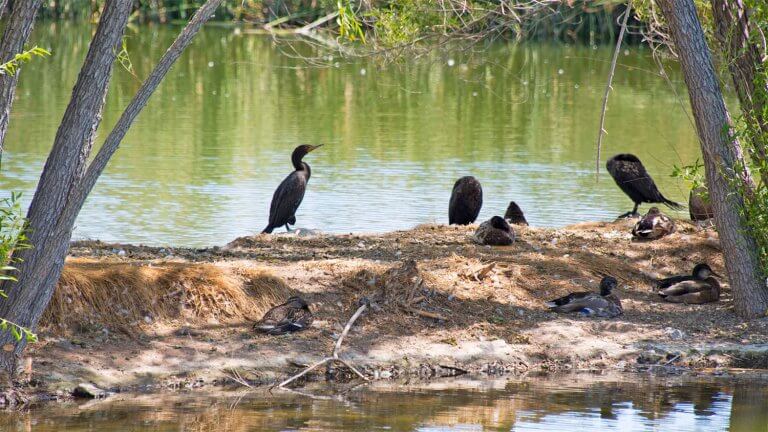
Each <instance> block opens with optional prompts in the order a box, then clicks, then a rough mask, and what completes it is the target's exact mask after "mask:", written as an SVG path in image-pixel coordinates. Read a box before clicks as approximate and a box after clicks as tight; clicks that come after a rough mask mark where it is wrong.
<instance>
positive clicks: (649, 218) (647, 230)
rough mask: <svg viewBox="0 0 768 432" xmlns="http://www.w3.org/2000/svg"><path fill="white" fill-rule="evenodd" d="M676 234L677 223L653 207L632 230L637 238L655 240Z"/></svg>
mask: <svg viewBox="0 0 768 432" xmlns="http://www.w3.org/2000/svg"><path fill="white" fill-rule="evenodd" d="M673 232H675V221H673V220H672V219H670V218H669V216H667V215H665V214H664V213H662V212H661V211H660V210H659V208H658V207H651V208H650V209H649V210H648V213H646V215H645V216H643V217H642V218H641V219H640V220H639V221H637V223H636V224H635V226H634V228H632V235H633V236H634V237H635V238H639V239H644V240H655V239H659V238H662V237H664V236H666V235H670V234H672V233H673Z"/></svg>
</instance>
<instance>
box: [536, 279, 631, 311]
mask: <svg viewBox="0 0 768 432" xmlns="http://www.w3.org/2000/svg"><path fill="white" fill-rule="evenodd" d="M616 285H618V281H617V280H616V278H614V277H612V276H606V277H604V278H603V280H601V281H600V294H597V293H594V292H586V291H585V292H575V293H571V294H568V295H567V296H565V297H560V298H558V299H554V300H552V301H548V302H546V303H545V304H546V305H547V307H549V309H550V310H551V311H554V312H563V313H568V312H579V313H581V314H582V315H586V316H596V317H603V318H613V317H616V316H619V315H621V314H622V313H623V312H624V309H623V308H622V307H621V300H619V297H618V296H616V295H615V294H613V290H614V289H615V288H616Z"/></svg>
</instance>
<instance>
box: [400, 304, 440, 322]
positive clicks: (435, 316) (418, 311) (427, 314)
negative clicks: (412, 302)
mask: <svg viewBox="0 0 768 432" xmlns="http://www.w3.org/2000/svg"><path fill="white" fill-rule="evenodd" d="M402 306H403V309H405V310H406V311H408V312H411V313H415V314H416V315H419V316H421V317H424V318H432V319H436V320H442V321H448V318H446V317H444V316H442V315H440V314H439V313H434V312H427V311H423V310H421V309H417V308H413V307H410V306H406V305H402Z"/></svg>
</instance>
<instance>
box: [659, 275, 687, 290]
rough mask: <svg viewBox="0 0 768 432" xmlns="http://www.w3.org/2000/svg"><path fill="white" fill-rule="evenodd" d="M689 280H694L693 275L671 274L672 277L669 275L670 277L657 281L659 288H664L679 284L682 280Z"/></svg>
mask: <svg viewBox="0 0 768 432" xmlns="http://www.w3.org/2000/svg"><path fill="white" fill-rule="evenodd" d="M688 280H693V276H691V275H684V276H671V277H668V278H664V279H659V280H657V281H656V286H657V287H658V288H659V289H664V288H669V287H671V286H672V285H674V284H677V283H680V282H684V281H688Z"/></svg>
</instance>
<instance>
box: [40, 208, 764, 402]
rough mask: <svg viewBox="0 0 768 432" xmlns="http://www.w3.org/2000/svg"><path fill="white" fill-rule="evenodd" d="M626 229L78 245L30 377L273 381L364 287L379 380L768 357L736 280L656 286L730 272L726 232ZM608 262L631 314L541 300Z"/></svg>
mask: <svg viewBox="0 0 768 432" xmlns="http://www.w3.org/2000/svg"><path fill="white" fill-rule="evenodd" d="M630 226H631V222H616V223H590V224H581V225H577V226H571V227H567V228H563V229H543V228H528V227H521V228H516V229H517V231H518V241H517V242H516V243H515V244H514V245H512V246H508V247H493V248H491V247H485V246H478V245H475V244H474V243H472V242H471V241H470V239H469V236H470V235H471V233H472V232H473V228H472V227H447V226H422V227H418V228H416V229H413V230H409V231H399V232H393V233H387V234H381V235H333V236H326V235H318V236H309V237H300V236H295V235H277V236H254V237H248V238H240V239H237V240H235V241H233V242H232V243H230V244H229V245H227V246H226V247H221V248H219V247H217V248H210V249H180V248H155V247H142V246H133V245H110V244H103V243H99V242H78V243H74V244H73V246H72V249H71V257H70V259H69V260H68V263H67V267H66V272H65V275H64V277H63V279H62V283H61V284H60V286H59V290H58V292H57V294H56V299H55V301H54V303H53V304H54V307H52V309H51V311H49V313H48V314H47V315H46V318H45V323H44V328H43V331H42V332H41V336H42V342H40V343H39V344H36V345H35V346H34V347H32V348H31V349H30V354H31V358H32V360H33V364H32V378H33V379H35V380H37V381H38V382H39V383H41V384H42V385H44V386H48V387H50V388H61V387H71V386H72V384H73V383H76V382H81V381H90V382H93V383H94V384H97V385H99V386H102V387H105V388H126V387H133V388H136V387H141V386H163V387H167V386H170V387H194V386H199V385H203V384H206V383H212V382H228V381H229V379H228V378H227V376H228V375H230V374H231V370H237V371H238V373H240V374H241V375H242V376H243V377H245V378H246V379H248V380H251V381H253V382H258V383H272V382H274V381H275V380H276V379H279V378H284V377H287V376H289V375H290V374H292V373H294V372H295V371H297V370H299V368H298V365H301V364H307V363H310V362H312V361H315V360H318V359H320V358H322V357H324V356H325V355H327V354H328V353H330V351H331V348H332V344H333V342H334V338H335V337H337V336H338V334H339V333H340V332H341V329H342V326H343V325H344V324H345V323H346V321H347V319H348V317H349V316H350V315H351V314H352V313H353V312H354V310H355V308H356V304H357V303H356V302H357V300H358V298H359V297H361V296H366V297H368V298H370V299H372V300H373V301H374V302H376V305H377V307H376V310H372V311H370V312H369V313H366V314H365V315H363V317H362V318H361V319H360V321H359V322H358V324H357V325H355V327H354V328H353V330H352V332H351V333H350V335H349V337H348V339H347V340H345V342H344V350H343V352H344V354H343V356H344V357H345V358H348V359H351V360H352V361H353V362H354V363H355V364H356V365H358V366H361V367H362V368H363V369H365V370H366V371H367V372H369V373H370V374H372V375H375V376H379V377H381V376H385V377H388V376H397V375H403V374H410V373H415V374H419V375H427V376H428V375H443V374H451V373H453V372H452V371H455V370H454V369H451V367H458V368H461V369H464V370H468V371H472V372H485V373H490V374H497V373H502V372H508V373H519V374H524V373H528V372H531V371H541V370H571V369H620V370H623V369H628V370H637V369H646V368H654V369H670V368H677V367H680V368H689V369H693V370H698V371H709V372H717V371H719V370H721V369H722V368H725V367H736V368H745V367H747V368H766V367H768V348H767V347H768V345H766V343H767V342H768V319H761V320H754V321H750V322H742V321H741V320H740V319H738V318H737V317H736V316H735V315H734V314H733V313H732V311H731V303H732V301H731V293H730V289H729V288H728V287H727V284H726V285H725V289H724V294H723V296H722V298H721V301H720V302H719V303H716V304H709V305H680V304H667V303H663V302H661V301H660V299H659V298H658V296H657V295H655V294H654V286H653V280H654V279H655V278H657V277H660V276H666V275H670V274H676V273H686V272H689V271H690V269H691V268H692V267H693V265H694V264H695V263H696V262H707V263H709V264H710V265H711V266H712V267H713V268H714V270H715V271H717V272H720V273H724V269H723V267H722V256H721V252H720V249H719V245H718V241H717V235H716V233H714V232H713V231H711V230H709V231H705V230H700V229H698V228H697V227H695V226H694V225H691V224H688V223H686V222H680V223H679V229H678V232H677V233H675V234H673V235H672V236H670V237H667V238H665V239H662V240H660V241H656V242H647V243H635V242H632V241H631V239H630V235H629V234H628V233H629V229H630ZM414 263H415V265H414ZM605 274H610V275H613V276H615V277H616V278H617V279H618V280H619V282H620V285H619V290H618V294H619V295H620V296H621V298H622V302H623V304H624V309H625V313H624V315H622V316H620V317H618V318H616V319H612V320H605V319H589V318H580V317H577V316H562V315H556V314H553V313H550V312H548V311H547V310H546V308H545V307H544V306H543V302H544V301H545V300H548V299H551V298H553V297H555V296H560V295H564V294H566V293H567V292H569V291H572V290H593V289H595V288H596V286H597V283H598V281H599V279H600V277H601V276H602V275H605ZM291 293H300V294H301V295H303V296H304V297H305V298H307V299H308V300H309V301H310V302H312V304H313V306H312V307H313V310H314V311H315V314H316V320H315V323H314V325H313V327H312V328H311V329H310V330H308V331H305V332H302V333H299V334H293V335H287V336H279V337H270V336H263V335H257V334H254V333H253V332H252V331H251V329H250V324H251V321H252V320H253V319H255V318H258V317H259V316H260V314H262V313H263V312H264V311H265V310H266V309H267V308H268V307H269V306H270V305H271V304H274V303H275V302H276V301H277V299H279V298H284V297H286V296H288V295H289V294H291ZM105 302H106V304H107V305H108V306H105ZM430 316H432V317H440V318H442V319H435V318H430Z"/></svg>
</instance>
